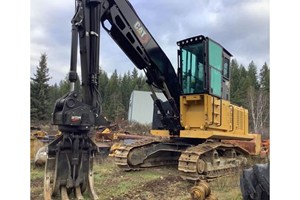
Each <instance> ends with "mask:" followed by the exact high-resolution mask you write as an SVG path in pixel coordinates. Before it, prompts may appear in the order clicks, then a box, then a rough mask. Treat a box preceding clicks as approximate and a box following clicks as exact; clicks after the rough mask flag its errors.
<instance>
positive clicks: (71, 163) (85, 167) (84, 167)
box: [44, 133, 99, 200]
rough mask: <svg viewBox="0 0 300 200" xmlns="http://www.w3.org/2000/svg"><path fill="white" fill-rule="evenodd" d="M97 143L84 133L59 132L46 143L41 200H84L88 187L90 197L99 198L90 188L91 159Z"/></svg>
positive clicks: (91, 178)
mask: <svg viewBox="0 0 300 200" xmlns="http://www.w3.org/2000/svg"><path fill="white" fill-rule="evenodd" d="M96 153H97V146H96V145H95V144H94V142H93V141H92V140H91V139H90V138H89V137H88V136H87V134H86V133H84V134H75V133H63V134H62V136H60V137H59V138H57V139H56V140H54V141H53V142H52V143H50V144H49V146H48V158H47V161H46V166H45V177H44V199H45V200H51V199H55V198H58V197H59V196H60V197H61V199H69V196H75V197H76V198H77V199H84V198H83V196H82V193H84V192H85V191H86V190H88V192H89V195H90V198H91V199H99V198H98V196H97V194H96V192H95V190H94V178H93V158H94V155H95V154H96Z"/></svg>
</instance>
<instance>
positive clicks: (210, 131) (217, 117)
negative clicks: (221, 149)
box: [151, 94, 254, 140]
mask: <svg viewBox="0 0 300 200" xmlns="http://www.w3.org/2000/svg"><path fill="white" fill-rule="evenodd" d="M180 122H181V125H182V127H184V130H181V131H180V135H179V137H182V138H199V139H222V140H233V139H237V140H252V139H254V135H253V134H249V132H248V110H247V109H245V108H242V107H239V106H235V105H232V104H230V102H229V101H227V100H223V99H220V98H217V97H214V96H211V95H208V94H193V95H182V96H181V97H180ZM151 134H153V135H156V136H162V137H169V136H170V133H169V131H168V130H151Z"/></svg>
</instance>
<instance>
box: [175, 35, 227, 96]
mask: <svg viewBox="0 0 300 200" xmlns="http://www.w3.org/2000/svg"><path fill="white" fill-rule="evenodd" d="M177 45H178V46H179V50H178V61H179V66H178V67H179V68H178V78H179V82H180V85H181V89H182V94H183V95H188V94H210V95H212V96H216V97H219V98H221V99H226V100H230V95H229V92H230V91H229V90H230V85H229V80H230V79H229V78H230V71H229V66H230V58H231V56H232V55H231V54H230V53H229V52H228V51H227V50H226V49H225V48H223V47H222V46H221V45H220V44H218V43H217V42H215V41H213V40H212V39H210V38H208V37H204V36H203V35H200V36H196V37H191V38H188V39H185V40H181V41H178V42H177Z"/></svg>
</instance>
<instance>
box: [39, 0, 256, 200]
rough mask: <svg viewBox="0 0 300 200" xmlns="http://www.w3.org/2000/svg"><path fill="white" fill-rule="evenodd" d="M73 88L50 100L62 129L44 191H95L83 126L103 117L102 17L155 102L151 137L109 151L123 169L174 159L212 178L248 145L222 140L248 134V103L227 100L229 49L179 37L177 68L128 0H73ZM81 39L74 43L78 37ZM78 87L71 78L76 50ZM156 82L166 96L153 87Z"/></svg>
mask: <svg viewBox="0 0 300 200" xmlns="http://www.w3.org/2000/svg"><path fill="white" fill-rule="evenodd" d="M71 24H72V44H71V64H70V66H71V67H70V72H69V81H70V84H71V91H70V92H69V93H67V94H66V95H64V96H63V97H61V98H59V99H58V100H57V101H56V103H55V106H54V111H53V117H52V119H53V124H54V125H58V128H59V130H60V131H61V133H62V134H61V136H60V137H59V138H58V139H56V140H55V141H53V142H52V143H51V144H49V146H48V158H47V162H46V166H45V179H44V198H45V199H51V198H53V197H55V196H59V195H60V196H61V197H62V199H68V196H69V195H70V194H71V193H74V194H75V196H76V197H77V199H83V195H82V193H83V192H85V190H87V189H88V191H89V194H90V196H91V198H92V199H98V196H97V194H96V192H95V190H94V186H93V185H94V184H93V183H94V182H93V173H92V168H93V157H94V155H95V154H96V153H97V148H96V145H95V144H94V142H93V141H92V140H91V139H90V138H89V133H90V132H91V130H92V129H93V127H94V126H100V125H105V124H106V123H107V122H106V121H105V119H104V118H103V117H102V115H101V98H100V93H99V91H98V74H99V53H100V52H99V45H100V24H101V25H102V27H103V29H104V30H105V31H106V32H107V33H108V34H109V35H110V36H111V38H112V39H113V40H114V41H115V42H116V43H117V44H118V46H119V47H120V48H121V49H122V50H123V52H124V53H125V54H126V55H127V56H128V57H129V58H130V60H131V61H132V62H133V63H134V65H135V66H136V67H137V68H138V69H140V70H143V71H144V73H145V75H146V77H147V83H148V85H149V88H150V90H151V91H152V95H151V96H152V98H153V100H154V105H155V108H156V112H155V114H154V115H155V118H156V121H158V123H155V124H153V130H151V133H152V134H153V135H156V136H159V139H155V140H152V139H151V140H143V141H138V142H136V143H133V144H130V145H122V146H120V147H119V148H118V149H117V150H116V151H115V153H114V155H113V157H114V159H115V162H116V164H117V165H118V166H119V167H121V168H123V169H125V170H130V169H135V168H143V167H153V166H160V165H170V164H178V170H179V171H180V172H181V173H182V177H183V178H185V179H187V180H198V179H201V178H202V179H203V178H215V177H219V176H223V175H226V174H228V173H230V172H232V171H235V170H236V169H237V168H238V167H239V166H240V165H242V164H243V163H244V162H245V156H247V155H248V154H249V152H248V151H247V150H246V149H244V148H242V147H241V146H238V145H234V144H228V143H223V142H222V141H221V140H223V139H228V140H229V139H230V140H251V139H253V136H252V135H251V134H248V111H247V110H246V109H244V108H241V107H238V106H235V105H232V104H231V103H230V95H229V90H230V84H229V80H230V68H229V66H230V59H231V57H232V55H231V53H230V52H229V51H228V50H226V49H225V48H224V47H222V46H221V45H220V44H219V43H217V42H216V41H214V40H213V39H211V38H209V37H206V36H203V35H198V36H193V37H189V38H187V39H183V40H180V41H178V42H177V45H178V68H177V73H176V72H175V70H174V67H173V66H172V64H171V62H170V60H169V59H168V57H167V56H166V54H165V53H164V51H163V50H162V49H161V47H160V46H159V45H158V44H157V42H156V41H155V39H154V38H153V36H152V35H151V34H150V31H149V30H148V29H147V28H146V26H145V25H144V23H143V22H142V20H141V19H140V18H139V16H138V14H137V13H136V11H135V10H134V8H133V7H132V5H131V4H130V2H129V1H128V0H75V14H74V17H73V18H72V20H71ZM78 41H79V45H78ZM78 46H79V47H80V48H79V52H80V61H81V80H82V84H81V85H82V93H81V94H79V93H78V92H76V91H74V84H75V82H76V81H77V70H76V66H77V63H76V61H77V50H78ZM155 90H160V91H162V93H163V94H164V95H165V96H166V98H167V101H166V102H162V101H161V100H160V99H158V97H157V96H156V95H155V92H154V91H155Z"/></svg>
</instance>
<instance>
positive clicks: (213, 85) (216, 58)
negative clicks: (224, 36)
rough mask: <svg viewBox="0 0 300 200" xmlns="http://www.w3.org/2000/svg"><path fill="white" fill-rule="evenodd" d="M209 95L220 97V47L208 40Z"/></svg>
mask: <svg viewBox="0 0 300 200" xmlns="http://www.w3.org/2000/svg"><path fill="white" fill-rule="evenodd" d="M208 43H209V47H208V52H209V53H208V55H209V59H208V60H209V68H210V93H211V94H213V95H216V96H219V97H221V96H222V51H223V49H222V47H220V46H219V45H218V44H216V43H215V42H213V41H211V40H209V42H208Z"/></svg>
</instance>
